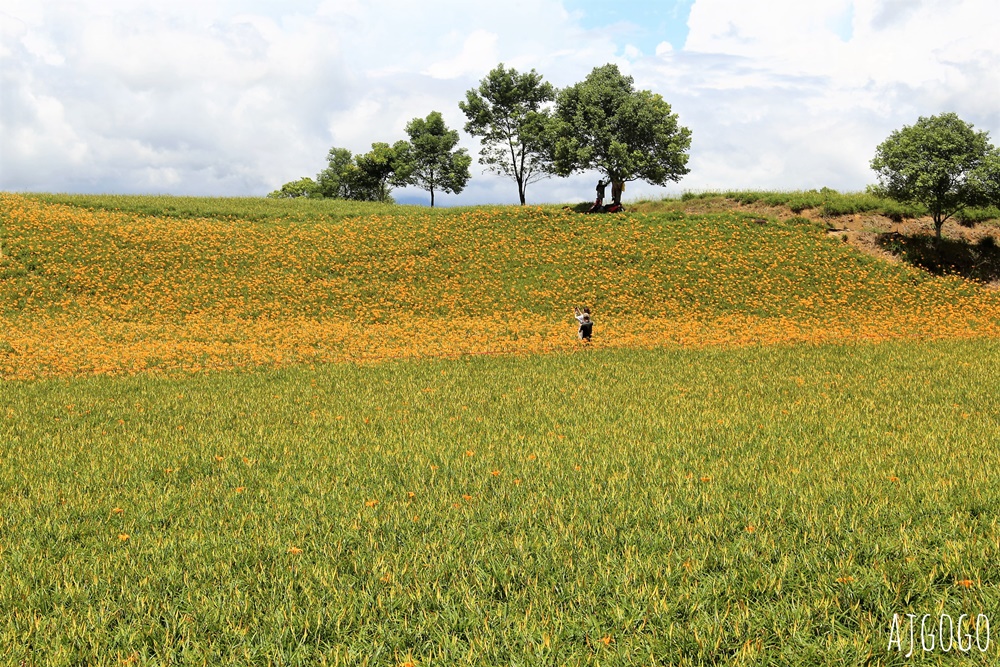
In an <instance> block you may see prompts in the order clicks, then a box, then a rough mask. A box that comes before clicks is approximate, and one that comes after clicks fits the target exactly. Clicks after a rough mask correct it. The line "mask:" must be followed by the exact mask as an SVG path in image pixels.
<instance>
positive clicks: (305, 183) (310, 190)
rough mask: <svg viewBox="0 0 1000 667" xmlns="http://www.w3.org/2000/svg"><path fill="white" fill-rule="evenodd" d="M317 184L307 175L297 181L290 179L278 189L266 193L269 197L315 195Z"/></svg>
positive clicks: (281, 197) (292, 197) (285, 197)
mask: <svg viewBox="0 0 1000 667" xmlns="http://www.w3.org/2000/svg"><path fill="white" fill-rule="evenodd" d="M317 188H318V186H317V185H316V181H314V180H313V179H311V178H309V177H308V176H306V177H304V178H300V179H299V180H297V181H290V182H288V183H285V184H284V185H282V186H281V189H280V190H275V191H274V192H272V193H270V194H268V195H267V196H268V197H270V198H271V199H295V198H298V197H316V196H319V195H318V193H317Z"/></svg>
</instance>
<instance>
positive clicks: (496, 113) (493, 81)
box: [458, 63, 555, 204]
mask: <svg viewBox="0 0 1000 667" xmlns="http://www.w3.org/2000/svg"><path fill="white" fill-rule="evenodd" d="M554 99H555V89H554V88H553V87H552V85H551V84H549V83H547V82H544V81H543V80H542V76H541V75H540V74H538V73H536V72H535V70H531V71H530V72H525V73H523V74H521V73H518V71H517V70H515V69H514V68H513V67H512V68H510V69H509V70H508V69H505V68H504V65H503V63H500V64H499V65H497V67H496V68H494V69H493V70H491V71H490V73H489V74H488V75H487V76H486V78H484V79H483V80H482V81H480V82H479V88H478V89H472V90H469V91H468V92H466V94H465V101H464V102H459V103H458V106H459V108H460V109H461V110H462V111H463V112H464V113H465V115H466V117H467V118H468V119H469V122H467V123H466V124H465V131H466V132H468V133H469V134H472V135H474V136H478V137H482V144H483V150H482V155H481V157H480V158H479V162H480V164H484V165H486V166H487V167H488V168H489V169H490V171H493V172H494V173H497V174H500V175H502V176H507V177H509V178H511V179H513V180H514V182H515V183H517V192H518V196H519V197H520V200H521V204H524V203H525V189H526V188H527V186H528V185H529V184H530V183H534V182H536V181H538V180H540V179H543V178H547V177H549V176H550V175H551V172H552V164H551V159H550V153H551V151H550V149H549V144H550V140H549V137H548V136H547V133H548V128H549V125H550V121H551V113H550V111H549V110H548V109H546V108H544V106H543V105H544V104H545V103H546V102H551V101H552V100H554Z"/></svg>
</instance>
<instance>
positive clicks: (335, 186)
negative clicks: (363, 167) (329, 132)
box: [316, 146, 358, 199]
mask: <svg viewBox="0 0 1000 667" xmlns="http://www.w3.org/2000/svg"><path fill="white" fill-rule="evenodd" d="M326 161H327V167H326V169H324V170H323V171H321V172H319V174H318V175H317V176H316V185H317V188H316V189H317V192H318V193H319V194H320V195H321V196H323V197H326V198H329V199H351V198H352V197H351V193H352V191H353V192H356V191H357V189H358V186H357V183H356V181H357V174H355V173H353V169H352V168H354V169H356V167H354V161H353V159H352V157H351V151H349V150H347V149H346V148H337V147H336V146H334V147H333V148H331V149H330V152H329V153H327V155H326Z"/></svg>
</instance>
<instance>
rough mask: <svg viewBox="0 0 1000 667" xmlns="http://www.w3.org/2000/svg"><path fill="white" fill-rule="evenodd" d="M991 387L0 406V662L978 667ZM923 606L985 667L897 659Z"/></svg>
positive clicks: (826, 374) (547, 382)
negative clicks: (975, 634) (972, 637)
mask: <svg viewBox="0 0 1000 667" xmlns="http://www.w3.org/2000/svg"><path fill="white" fill-rule="evenodd" d="M998 364H1000V348H998V346H997V344H996V342H995V341H988V340H987V341H947V342H924V343H915V342H907V343H902V342H899V343H889V344H882V345H852V346H846V347H835V346H823V347H813V346H804V347H803V346H796V347H790V346H779V347H769V348H747V349H737V350H728V351H727V350H701V351H692V350H662V349H661V350H654V351H635V350H622V351H591V352H589V353H587V354H571V355H546V356H539V357H529V358H514V359H511V358H506V359H504V358H501V359H496V358H477V359H471V360H468V359H467V360H459V361H430V362H422V363H393V364H383V365H376V366H366V367H358V366H354V365H339V366H321V367H317V368H315V369H310V368H298V369H289V370H285V371H278V372H270V373H233V374H213V375H203V376H193V377H186V378H179V379H162V378H151V377H134V378H106V377H105V378H94V379H85V380H73V381H51V382H33V383H22V382H4V383H0V406H2V407H0V441H2V442H3V443H4V444H3V447H2V449H0V494H2V497H3V499H4V512H3V520H2V521H0V571H2V577H3V579H2V581H3V585H2V586H0V646H2V647H3V648H2V649H0V655H2V656H3V658H2V662H3V663H4V664H9V665H20V664H25V665H64V664H65V665H70V664H73V665H94V666H95V667H111V666H118V665H122V664H137V665H143V664H149V665H182V664H206V663H207V664H211V665H217V666H220V667H224V666H228V665H246V664H262V665H263V664H273V665H290V666H291V665H303V666H304V665H321V664H359V665H360V664H371V665H399V664H403V663H405V662H408V661H412V662H413V663H415V664H420V665H427V664H430V665H436V664H441V665H459V664H461V665H470V666H477V665H484V666H485V665H490V666H495V665H509V664H558V665H577V664H579V665H585V664H590V665H597V664H602V665H620V666H622V667H630V666H632V665H650V664H662V665H722V664H732V665H760V666H761V667H769V666H776V665H783V666H784V665H797V666H806V665H809V666H827V665H828V666H831V667H832V666H833V665H838V666H839V665H862V664H871V665H885V666H886V667H889V666H894V665H900V666H901V665H904V664H927V665H952V664H954V665H966V664H970V665H993V664H996V659H997V649H996V646H997V641H996V628H995V626H996V624H997V620H996V617H995V614H996V610H997V609H1000V596H998V591H997V587H996V586H995V584H994V582H996V581H998V580H1000V547H998V545H1000V526H998V524H997V521H996V517H997V515H998V513H1000V492H998V489H1000V449H998V448H997V447H996V446H995V440H994V434H995V433H996V427H997V424H996V415H997V414H1000V404H998V396H1000V392H998V391H997V386H996V368H997V365H998ZM217 457H218V458H217ZM495 473H496V474H495ZM410 494H412V496H411V495H410ZM118 510H120V511H118ZM122 536H127V538H126V537H122ZM959 581H970V582H972V585H971V586H970V587H968V588H966V587H964V586H960V585H958V583H957V582H959ZM940 612H946V613H948V614H950V615H951V616H952V618H953V619H956V620H957V619H958V617H959V615H960V614H962V613H967V614H973V615H975V614H977V613H985V614H986V615H987V616H988V617H989V618H990V620H991V622H992V625H993V626H994V630H993V633H994V636H993V642H992V644H991V647H990V652H989V653H987V654H981V653H979V652H978V651H973V652H972V653H971V654H967V655H966V654H961V653H958V652H957V651H954V650H953V651H952V652H951V654H943V653H927V654H923V655H921V658H920V660H919V661H918V662H917V663H912V662H910V661H907V660H905V659H904V657H903V656H904V655H905V652H906V649H905V646H906V644H905V643H904V650H903V652H902V653H901V654H897V653H896V652H895V651H893V652H888V651H886V643H887V636H888V635H887V633H888V627H889V624H890V622H891V620H892V618H893V615H894V614H907V613H913V614H917V615H921V614H925V613H933V614H938V613H940ZM918 642H919V639H918ZM918 650H919V643H918Z"/></svg>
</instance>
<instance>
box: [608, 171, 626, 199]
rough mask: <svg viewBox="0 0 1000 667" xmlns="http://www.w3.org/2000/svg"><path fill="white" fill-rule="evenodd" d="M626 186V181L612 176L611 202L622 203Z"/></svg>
mask: <svg viewBox="0 0 1000 667" xmlns="http://www.w3.org/2000/svg"><path fill="white" fill-rule="evenodd" d="M624 187H625V182H624V181H619V180H616V179H615V178H614V177H613V176H612V177H611V203H612V204H621V203H622V190H623V189H624Z"/></svg>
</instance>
